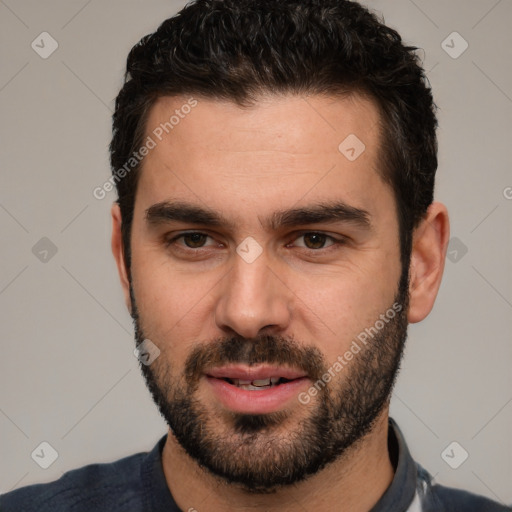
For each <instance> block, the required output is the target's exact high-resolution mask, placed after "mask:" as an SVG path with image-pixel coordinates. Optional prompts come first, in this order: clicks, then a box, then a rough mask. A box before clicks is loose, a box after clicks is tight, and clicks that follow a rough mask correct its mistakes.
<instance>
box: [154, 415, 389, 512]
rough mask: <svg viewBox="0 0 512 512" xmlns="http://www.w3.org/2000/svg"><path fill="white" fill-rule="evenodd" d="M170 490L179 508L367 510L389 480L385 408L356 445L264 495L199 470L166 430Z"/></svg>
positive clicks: (283, 511)
mask: <svg viewBox="0 0 512 512" xmlns="http://www.w3.org/2000/svg"><path fill="white" fill-rule="evenodd" d="M162 464H163V468H164V475H165V479H166V481H167V485H168V487H169V490H170V492H171V494H172V496H173V498H174V500H175V501H176V503H177V505H178V506H179V507H180V509H181V510H191V511H193V510H195V509H196V510H197V511H199V512H217V511H219V512H220V511H223V512H225V511H228V512H231V511H233V512H234V511H237V512H240V511H245V510H250V511H251V512H260V511H261V512H263V511H265V512H267V511H278V510H279V512H288V511H290V512H291V511H295V510H297V503H299V504H300V505H301V507H302V508H303V509H305V510H323V511H325V512H331V511H332V512H334V511H336V512H345V511H351V512H364V511H368V510H370V509H371V508H372V507H373V506H374V505H375V504H376V503H377V502H378V501H379V499H380V497H381V496H382V495H383V494H384V492H385V491H386V489H387V488H388V487H389V485H390V484H391V481H392V480H393V473H394V471H393V466H392V464H391V461H390V457H389V452H388V410H387V409H385V410H384V411H383V412H382V413H381V415H380V416H379V418H378V420H377V421H376V423H375V426H374V428H373V429H372V431H371V432H369V433H368V434H367V435H366V436H365V437H364V438H363V439H361V440H360V442H359V443H356V446H354V447H352V448H351V449H350V451H349V452H348V453H346V454H344V455H343V457H340V459H338V460H337V461H335V462H333V463H332V464H330V465H328V466H327V467H325V468H324V469H323V470H321V471H320V472H318V473H317V474H316V475H313V476H311V477H309V478H308V479H306V480H305V481H303V482H300V483H298V484H296V485H293V486H289V487H283V488H280V489H279V490H277V491H276V492H275V493H272V494H266V495H255V494H249V493H247V492H246V491H244V490H241V489H240V488H239V487H237V486H235V485H233V484H229V483H227V482H225V481H224V480H221V479H219V478H218V477H216V476H215V475H212V474H211V473H209V472H208V471H207V470H205V469H202V468H201V467H199V465H198V464H197V463H196V461H195V460H193V459H191V458H190V457H189V455H188V454H187V453H186V452H185V451H184V450H183V449H182V448H181V446H180V445H179V444H178V442H177V441H176V439H175V438H174V436H173V435H172V432H171V431H169V435H168V436H167V442H166V444H165V446H164V449H163V453H162Z"/></svg>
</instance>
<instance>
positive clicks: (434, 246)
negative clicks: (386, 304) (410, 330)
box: [408, 202, 450, 323]
mask: <svg viewBox="0 0 512 512" xmlns="http://www.w3.org/2000/svg"><path fill="white" fill-rule="evenodd" d="M449 237H450V222H449V219H448V211H447V209H446V207H445V206H444V205H443V204H441V203H437V202H435V203H432V204H431V205H430V207H429V209H428V210H427V214H426V216H425V218H424V219H423V221H422V222H421V223H420V225H419V226H418V227H417V228H416V229H415V230H414V233H413V242H412V252H411V266H410V274H409V275H410V282H409V297H410V301H409V312H408V320H409V322H410V323H415V322H420V321H421V320H423V319H424V318H425V317H426V316H427V315H428V314H429V313H430V311H431V310H432V308H433V306H434V301H435V299H436V296H437V292H438V291H439V286H440V285H441V278H442V277H443V271H444V262H445V258H446V250H447V247H448V240H449Z"/></svg>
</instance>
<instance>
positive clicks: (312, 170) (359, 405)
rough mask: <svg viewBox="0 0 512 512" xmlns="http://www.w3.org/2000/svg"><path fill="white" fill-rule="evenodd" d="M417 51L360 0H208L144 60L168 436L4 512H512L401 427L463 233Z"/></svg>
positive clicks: (149, 267)
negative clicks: (419, 354) (442, 189)
mask: <svg viewBox="0 0 512 512" xmlns="http://www.w3.org/2000/svg"><path fill="white" fill-rule="evenodd" d="M414 50H415V49H414V48H410V47H405V46H404V45H403V44H402V42H401V40H400V37H399V35H398V34H397V33H396V32H395V31H393V30H391V29H390V28H388V27H386V26H384V25H382V24H381V23H380V22H379V21H378V20H377V18H376V17H375V16H374V15H372V14H370V13H369V12H368V11H367V10H366V9H365V8H363V7H362V6H361V5H359V4H357V3H355V2H349V1H344V0H280V1H276V0H225V1H221V0H198V1H197V2H195V3H193V4H190V5H189V6H187V7H186V8H184V9H183V10H182V11H181V12H180V13H179V14H178V15H177V16H175V17H173V18H171V19H169V20H167V21H165V22H164V23H163V24H162V25H161V26H160V28H159V29H158V31H157V32H155V33H154V34H151V35H149V36H146V37H144V38H143V39H142V40H141V41H140V42H139V44H137V45H136V46H135V47H134V48H133V49H132V51H131V52H130V55H129V57H128V62H127V73H126V81H125V84H124V86H123V88H122V90H121V92H120V93H119V95H118V97H117V101H116V110H115V113H114V119H113V139H112V143H111V146H110V149H111V164H112V170H113V176H112V183H115V184H116V186H117V190H118V195H119V199H118V202H117V203H116V204H114V205H113V208H112V219H113V234H112V249H113V253H114V257H115V259H116V262H117V266H118V269H119V275H120V279H121V283H122V286H123V290H124V292H125V297H126V303H127V307H128V309H129V311H130V313H131V315H132V317H133V320H134V325H135V336H136V342H137V346H138V347H139V351H140V354H141V369H142V372H143V374H144V377H145V379H146V381H147V384H148V387H149V390H150V391H151V393H152V395H153V398H154V400H155V402H156V404H157V405H158V407H159V410H160V412H161V414H162V416H163V417H164V419H165V420H166V422H167V424H168V426H169V433H168V435H166V436H165V437H163V438H162V439H161V440H160V441H159V442H158V444H157V445H156V446H155V448H154V449H153V451H152V452H150V453H149V454H136V455H133V456H131V457H128V458H125V459H122V460H120V461H117V462H115V463H113V464H108V465H105V464H103V465H92V466H87V467H84V468H81V469H78V470H75V471H71V472H68V473H66V474H65V475H64V476H63V477H62V478H61V479H59V480H58V481H56V482H53V483H50V484H44V485H35V486H29V487H26V488H22V489H19V490H16V491H13V492H11V493H9V494H7V495H5V496H3V497H2V502H1V504H2V508H1V509H2V510H5V511H10V510H27V511H29V510H38V511H46V510H48V511H49V510H51V511H61V510H76V511H81V510H83V511H86V510H87V511H93V510H94V511H95V510H102V511H103V510H105V511H107V510H108V511H121V510H122V511H125V510H126V511H164V510H165V511H173V510H188V511H195V510H197V511H198V512H208V511H230V510H233V511H234V510H251V511H267V510H279V511H281V512H283V511H292V510H325V511H351V512H357V511H361V512H362V511H370V510H371V511H393V512H400V511H436V512H437V511H455V510H457V511H478V512H481V511H503V510H510V509H508V508H507V507H505V506H502V505H500V504H497V503H493V502H491V501H489V500H487V499H485V498H483V497H478V496H475V495H473V494H470V493H467V492H464V491H459V490H454V489H449V488H446V487H442V486H440V485H437V484H435V483H434V482H433V481H432V478H431V476H430V475H429V474H428V473H427V472H426V471H425V470H424V469H423V468H421V466H419V465H417V464H416V463H415V462H414V461H413V460H412V458H411V456H410V454H409V452H408V449H407V446H406V444H405V440H404V438H403V437H402V434H401V432H400V430H399V429H398V426H397V425H396V423H395V422H394V421H393V420H391V419H390V418H389V417H388V411H389V399H390V394H391V390H392V387H393V384H394V381H395V378H396V375H397V371H398V368H399V364H400V359H401V356H402V352H403V347H404V343H405V339H406V333H407V324H408V323H409V322H419V321H421V320H423V319H424V318H425V317H426V316H427V315H428V314H429V312H430V310H431V308H432V307H433V303H434V300H435V297H436V294H437V291H438V289H439V285H440V282H441V277H442V273H443V267H444V258H445V254H446V247H447V241H448V238H449V223H448V215H447V211H446V208H445V207H444V206H443V205H442V204H440V203H436V202H433V187H434V176H435V171H436V168H437V156H436V151H437V144H436V135H435V129H436V124H437V123H436V117H435V107H434V104H433V100H432V95H431V91H430V89H429V88H428V87H427V85H426V81H425V77H424V73H423V70H422V69H421V67H420V65H419V63H418V60H417V58H416V56H415V53H414Z"/></svg>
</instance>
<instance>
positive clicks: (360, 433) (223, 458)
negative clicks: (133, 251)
mask: <svg viewBox="0 0 512 512" xmlns="http://www.w3.org/2000/svg"><path fill="white" fill-rule="evenodd" d="M130 295H131V303H132V304H131V305H132V318H133V321H134V326H135V339H136V343H137V345H138V344H140V343H142V342H143V340H145V339H146V337H145V335H144V333H143V330H142V325H141V324H142V323H143V319H141V318H140V316H139V311H138V309H137V304H136V300H135V294H134V291H133V288H132V286H131V283H130ZM408 302H409V293H408V272H407V273H406V272H403V273H402V277H401V279H400V283H399V286H398V292H397V294H396V296H395V301H394V304H400V305H401V306H402V307H401V309H400V311H398V312H397V313H396V315H394V317H393V318H392V319H390V320H389V321H388V322H387V323H385V322H382V321H381V323H383V324H384V326H383V327H382V328H380V329H379V330H378V332H377V333H376V334H375V335H373V336H372V339H371V341H370V342H369V343H368V344H367V345H365V346H364V347H363V348H362V349H361V350H360V351H359V352H358V353H357V354H355V355H354V358H353V359H352V360H351V361H350V363H348V364H347V366H346V367H345V368H343V369H342V370H341V371H340V372H339V373H338V375H336V376H334V377H333V378H332V380H330V382H329V383H328V384H327V383H325V382H322V386H318V387H317V389H318V388H319V389H318V393H317V394H316V396H315V397H314V399H311V401H310V402H309V403H308V405H307V406H306V405H299V406H298V407H293V408H292V409H291V410H281V411H277V412H273V413H268V414H244V413H235V412H230V411H226V410H224V409H221V408H220V407H217V408H209V407H207V406H205V405H204V404H203V403H201V401H200V399H199V398H198V396H197V391H198V387H199V382H200V380H201V378H202V377H204V373H205V370H206V369H210V368H212V367H215V366H223V365H226V364H229V363H238V364H246V365H248V366H253V365H256V364H261V363H268V364H277V365H280V366H289V367H292V368H295V369H298V370H302V371H304V372H305V373H306V374H307V375H308V377H309V378H310V379H311V381H312V383H313V384H314V383H316V382H318V381H319V380H320V379H322V375H324V374H326V373H327V371H328V365H327V363H326V360H325V358H324V356H323V355H322V353H321V352H320V351H319V350H318V349H317V348H316V347H314V346H305V345H303V344H301V343H298V342H297V341H295V340H294V339H293V338H290V337H281V336H273V335H262V336H258V337H257V338H253V339H246V338H243V337H238V336H233V337H228V338H220V339H217V340H214V341H210V342H207V343H201V344H196V345H195V348H194V349H193V350H192V352H191V353H190V355H189V356H188V357H187V360H186V363H185V367H184V369H183V370H182V372H181V374H180V373H179V371H180V369H179V368H177V367H173V365H172V361H171V360H170V359H171V358H169V357H166V356H167V352H166V346H165V345H166V344H165V343H164V342H163V340H162V342H161V343H158V346H159V348H160V350H161V352H162V353H161V357H158V358H157V359H155V360H154V361H153V362H152V364H151V365H144V364H142V363H141V364H140V368H141V371H142V374H143V376H144V379H145V381H146V385H147V387H148V389H149V391H150V393H151V395H152V397H153V400H154V402H155V404H156V405H157V407H158V409H159V411H160V414H161V415H162V416H163V418H164V419H165V421H166V423H167V424H168V426H169V427H170V429H171V430H172V433H173V434H174V436H175V438H176V440H177V441H178V443H179V444H180V445H181V447H182V448H183V449H184V450H185V452H186V453H187V454H188V455H189V456H190V457H191V458H192V459H194V460H195V461H196V462H197V463H198V464H199V466H200V467H202V468H204V469H206V470H207V471H209V472H210V473H211V474H213V475H214V476H216V477H220V478H221V479H222V480H224V481H226V482H228V483H230V484H235V485H238V486H239V487H240V488H241V489H243V490H244V491H246V492H248V493H253V494H268V493H273V492H275V491H277V490H278V489H279V488H282V487H283V486H288V485H292V484H295V483H297V482H300V481H302V480H304V479H306V478H307V477H308V476H311V475H314V474H316V473H318V472H319V471H320V470H321V469H323V468H324V467H325V466H327V465H328V464H330V463H332V462H334V461H336V460H338V459H340V458H341V457H343V456H347V455H348V453H349V452H350V450H349V449H351V448H355V447H356V446H357V445H358V443H359V442H360V441H361V440H362V439H363V438H364V437H365V436H366V435H367V434H369V433H370V432H371V431H372V429H373V427H374V426H375V423H376V420H377V419H378V418H379V416H380V414H381V412H383V410H384V408H385V407H386V406H387V405H388V403H389V399H390V395H391V392H392V389H393V386H394V383H395V380H396V376H397V374H398V370H399V367H400V361H401V358H402V355H403V349H404V344H405V340H406V338H407V309H408ZM389 310H390V311H391V310H393V311H396V309H392V308H391V307H390V308H389ZM376 320H377V319H376ZM376 325H377V323H376ZM368 327H370V326H368ZM345 351H346V349H343V352H345ZM172 370H174V372H173V371H172ZM298 403H299V401H298Z"/></svg>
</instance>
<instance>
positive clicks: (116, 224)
mask: <svg viewBox="0 0 512 512" xmlns="http://www.w3.org/2000/svg"><path fill="white" fill-rule="evenodd" d="M110 212H111V214H112V241H111V245H112V254H113V255H114V259H115V260H116V264H117V271H118V272H119V279H120V280H121V286H122V287H123V292H124V300H125V302H126V307H127V308H128V311H129V312H130V314H131V312H132V303H131V300H130V280H129V279H128V271H127V268H126V262H125V258H124V250H123V240H122V236H121V225H122V217H121V209H120V208H119V204H117V203H114V204H113V205H112V208H111V210H110Z"/></svg>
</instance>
